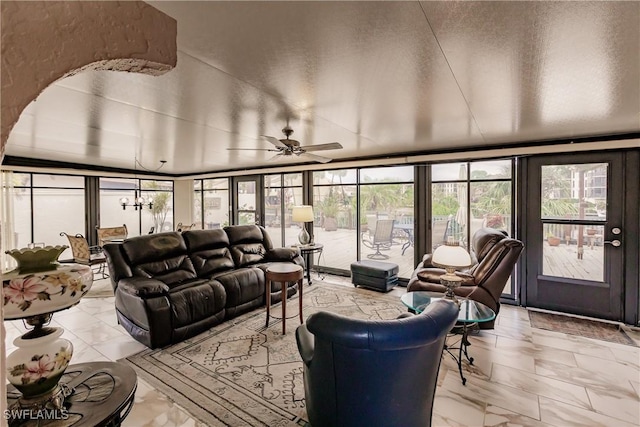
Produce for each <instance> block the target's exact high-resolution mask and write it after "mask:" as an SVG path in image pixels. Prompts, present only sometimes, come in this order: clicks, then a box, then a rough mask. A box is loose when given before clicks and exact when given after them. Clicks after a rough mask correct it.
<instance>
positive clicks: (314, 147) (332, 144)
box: [300, 142, 342, 151]
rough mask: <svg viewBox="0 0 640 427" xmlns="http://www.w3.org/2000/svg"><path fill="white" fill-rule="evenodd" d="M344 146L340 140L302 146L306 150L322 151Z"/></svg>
mask: <svg viewBox="0 0 640 427" xmlns="http://www.w3.org/2000/svg"><path fill="white" fill-rule="evenodd" d="M340 148H342V144H340V143H339V142H330V143H328V144H317V145H306V146H304V147H300V149H301V150H304V151H321V150H339V149H340Z"/></svg>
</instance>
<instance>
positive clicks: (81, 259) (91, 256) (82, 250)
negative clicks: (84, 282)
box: [60, 231, 109, 279]
mask: <svg viewBox="0 0 640 427" xmlns="http://www.w3.org/2000/svg"><path fill="white" fill-rule="evenodd" d="M60 235H61V236H66V237H67V239H69V246H70V247H71V252H72V253H73V262H75V263H77V264H83V265H88V266H90V267H91V270H92V271H93V274H94V275H95V274H96V273H98V274H100V275H101V278H102V279H106V278H108V277H109V274H108V273H107V269H106V266H107V259H106V257H105V256H104V253H102V247H100V246H89V243H88V242H87V239H85V237H84V236H83V235H82V234H76V235H75V236H72V235H71V234H67V233H65V232H64V231H63V232H62V233H60ZM94 266H95V268H94Z"/></svg>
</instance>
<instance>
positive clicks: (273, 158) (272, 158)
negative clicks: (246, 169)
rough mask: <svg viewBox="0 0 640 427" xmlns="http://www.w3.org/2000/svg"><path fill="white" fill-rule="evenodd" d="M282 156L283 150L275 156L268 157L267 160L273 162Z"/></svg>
mask: <svg viewBox="0 0 640 427" xmlns="http://www.w3.org/2000/svg"><path fill="white" fill-rule="evenodd" d="M281 156H282V152H279V153H278V154H276V155H275V156H273V157H269V158H268V159H267V162H273V161H275V160H278V158H279V157H281Z"/></svg>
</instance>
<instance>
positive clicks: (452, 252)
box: [431, 237, 471, 302]
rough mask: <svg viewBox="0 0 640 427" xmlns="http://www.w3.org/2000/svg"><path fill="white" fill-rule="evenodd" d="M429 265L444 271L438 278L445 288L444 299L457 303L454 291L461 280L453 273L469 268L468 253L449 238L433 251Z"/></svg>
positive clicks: (469, 259) (469, 257) (469, 258)
mask: <svg viewBox="0 0 640 427" xmlns="http://www.w3.org/2000/svg"><path fill="white" fill-rule="evenodd" d="M431 263H432V264H433V265H435V266H436V267H441V268H444V269H445V270H446V273H445V274H443V275H442V276H440V283H442V285H443V286H444V287H445V288H447V292H446V293H445V295H444V297H445V298H447V299H451V300H453V301H455V302H457V299H456V294H455V293H454V289H455V288H457V287H458V286H460V282H462V278H461V277H460V276H457V275H456V273H455V271H456V269H459V268H464V267H469V266H470V265H471V256H470V255H469V252H467V251H466V250H465V248H463V247H462V246H460V244H459V242H457V241H456V240H454V239H453V237H449V240H447V243H445V244H444V245H442V246H438V247H437V248H436V250H435V251H433V256H432V257H431Z"/></svg>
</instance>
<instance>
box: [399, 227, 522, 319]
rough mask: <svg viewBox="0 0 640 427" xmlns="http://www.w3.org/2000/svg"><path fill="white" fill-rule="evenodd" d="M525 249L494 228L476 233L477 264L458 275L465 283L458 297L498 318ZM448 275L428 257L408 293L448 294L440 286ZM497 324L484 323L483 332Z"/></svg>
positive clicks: (473, 252) (474, 251)
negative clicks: (492, 312)
mask: <svg viewBox="0 0 640 427" xmlns="http://www.w3.org/2000/svg"><path fill="white" fill-rule="evenodd" d="M523 248H524V244H523V243H522V242H521V241H519V240H516V239H512V238H510V237H508V236H507V233H506V232H505V231H502V230H495V229H493V228H481V229H479V230H478V231H476V232H475V233H474V235H473V238H472V239H471V258H472V259H474V260H475V261H476V263H475V264H474V265H473V266H472V267H470V268H469V269H468V270H464V271H458V272H456V274H457V275H458V276H460V277H461V278H462V283H461V284H460V287H458V288H456V289H455V291H454V292H455V294H456V295H458V296H460V297H462V298H465V297H469V299H472V300H474V301H478V302H481V303H482V304H484V305H486V306H487V307H489V308H491V309H492V310H493V311H495V313H496V315H497V314H498V312H499V311H500V295H501V294H502V292H503V290H504V287H505V286H506V284H507V280H508V279H509V276H510V275H511V273H512V271H513V268H514V266H515V265H516V262H517V261H518V258H520V253H521V252H522V250H523ZM444 273H445V270H444V269H443V268H438V267H435V266H434V265H433V264H432V263H431V254H426V255H425V256H424V257H423V259H422V262H421V263H420V264H418V266H417V267H416V269H415V271H414V272H413V274H412V275H411V279H409V283H408V284H407V292H411V291H432V292H445V291H446V288H445V287H444V286H443V285H442V284H441V283H440V276H442V275H443V274H444ZM494 322H495V321H491V322H483V323H480V328H482V329H492V328H493V326H494Z"/></svg>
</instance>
